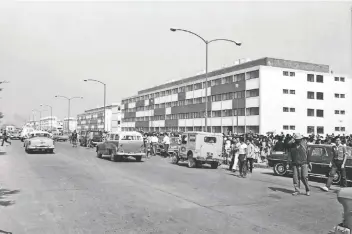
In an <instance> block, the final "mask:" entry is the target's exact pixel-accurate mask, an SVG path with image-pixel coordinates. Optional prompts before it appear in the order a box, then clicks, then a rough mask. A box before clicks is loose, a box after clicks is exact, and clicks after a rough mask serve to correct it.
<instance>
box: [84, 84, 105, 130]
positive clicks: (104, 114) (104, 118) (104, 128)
mask: <svg viewBox="0 0 352 234" xmlns="http://www.w3.org/2000/svg"><path fill="white" fill-rule="evenodd" d="M83 81H85V82H89V81H92V82H97V83H100V84H102V85H104V132H105V131H106V128H105V127H106V119H105V111H106V84H105V83H104V82H101V81H99V80H93V79H86V80H83Z"/></svg>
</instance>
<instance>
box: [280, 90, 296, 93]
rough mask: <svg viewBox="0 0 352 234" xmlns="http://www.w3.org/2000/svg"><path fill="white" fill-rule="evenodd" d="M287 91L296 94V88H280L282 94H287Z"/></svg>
mask: <svg viewBox="0 0 352 234" xmlns="http://www.w3.org/2000/svg"><path fill="white" fill-rule="evenodd" d="M289 91H290V94H296V90H293V89H290V90H288V89H283V90H282V92H283V93H284V94H288V92H289Z"/></svg>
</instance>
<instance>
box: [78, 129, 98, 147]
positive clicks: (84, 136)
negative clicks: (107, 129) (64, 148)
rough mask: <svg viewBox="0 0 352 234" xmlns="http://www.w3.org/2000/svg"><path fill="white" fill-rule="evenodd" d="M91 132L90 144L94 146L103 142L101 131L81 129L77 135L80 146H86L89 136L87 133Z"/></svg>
mask: <svg viewBox="0 0 352 234" xmlns="http://www.w3.org/2000/svg"><path fill="white" fill-rule="evenodd" d="M90 132H93V140H92V145H93V146H96V145H98V144H99V143H102V142H103V136H102V133H101V131H82V132H81V134H79V135H80V137H79V144H80V146H84V147H87V144H88V138H89V133H90Z"/></svg>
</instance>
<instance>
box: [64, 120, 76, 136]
mask: <svg viewBox="0 0 352 234" xmlns="http://www.w3.org/2000/svg"><path fill="white" fill-rule="evenodd" d="M76 129H77V119H76V118H74V117H70V118H64V120H63V131H64V132H66V133H67V132H68V131H67V130H69V132H73V131H74V130H76Z"/></svg>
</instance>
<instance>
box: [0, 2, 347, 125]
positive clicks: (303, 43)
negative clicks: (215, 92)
mask: <svg viewBox="0 0 352 234" xmlns="http://www.w3.org/2000/svg"><path fill="white" fill-rule="evenodd" d="M351 6H352V4H351V3H349V2H337V1H331V2H318V1H314V2H277V1H276V2H248V1H246V2H219V1H217V2H209V1H204V2H202V1H195V2H146V1H143V2H112V1H105V2H98V1H97V2H92V1H90V2H83V1H76V2H69V1H65V2H59V1H56V2H53V1H48V2H44V1H37V2H31V1H7V0H1V1H0V81H1V80H7V81H9V82H10V83H8V84H2V85H0V88H3V91H1V92H0V97H1V99H0V111H2V112H3V113H4V115H5V118H4V121H3V122H4V123H13V124H17V125H21V124H23V122H24V121H25V120H28V119H29V118H30V117H31V118H33V115H32V111H31V110H32V109H40V108H41V107H40V104H45V105H51V106H52V107H53V115H54V116H57V117H59V118H61V119H62V118H64V117H67V115H68V114H67V112H68V101H67V100H65V99H61V98H55V97H54V96H55V95H64V96H67V97H74V96H82V97H83V99H75V100H72V101H71V116H76V115H77V114H79V113H82V112H84V110H86V109H90V108H95V107H97V106H102V105H103V101H104V99H103V85H101V84H99V83H93V82H83V81H82V80H83V79H96V80H100V81H102V82H104V83H106V84H107V104H111V103H118V102H120V101H121V99H122V98H124V97H128V96H132V95H135V94H137V92H138V90H141V89H145V88H150V87H152V86H155V85H158V84H162V83H165V82H168V81H170V80H173V79H181V78H186V77H189V76H193V75H195V74H198V73H200V72H202V71H204V70H205V45H204V43H203V42H202V41H201V40H199V39H198V38H196V37H194V36H192V35H190V34H186V33H182V32H171V31H170V30H169V28H170V27H175V28H182V29H187V30H191V31H194V32H196V33H198V34H199V35H201V36H202V37H204V38H205V39H207V40H211V39H215V38H227V39H232V40H237V41H241V42H242V43H243V44H242V46H240V47H238V46H235V45H234V44H232V43H227V42H216V43H214V44H211V45H209V70H216V69H219V68H222V67H224V66H231V65H233V64H234V63H235V61H236V60H239V59H242V58H249V59H252V60H254V59H258V58H262V57H275V58H282V59H289V60H297V61H305V62H312V63H319V64H328V65H330V66H331V69H332V70H333V71H334V73H342V74H347V75H350V74H351V72H352V68H351V67H352V61H351V51H352V49H351ZM44 109H47V108H44ZM49 115H50V112H49V111H44V112H42V117H43V116H49ZM36 118H37V119H38V118H39V114H37V116H36Z"/></svg>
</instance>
